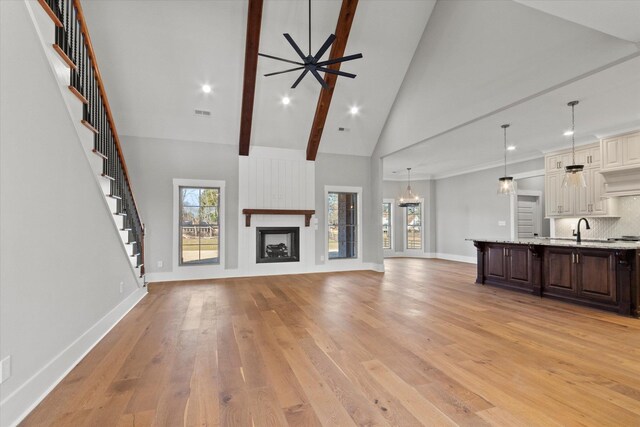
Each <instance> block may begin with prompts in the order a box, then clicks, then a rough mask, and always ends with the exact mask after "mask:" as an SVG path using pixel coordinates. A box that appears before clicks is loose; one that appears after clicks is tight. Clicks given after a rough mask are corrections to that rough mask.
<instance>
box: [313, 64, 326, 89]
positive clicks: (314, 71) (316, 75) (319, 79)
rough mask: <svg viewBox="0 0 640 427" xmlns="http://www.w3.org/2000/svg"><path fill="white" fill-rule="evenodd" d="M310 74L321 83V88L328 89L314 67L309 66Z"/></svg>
mask: <svg viewBox="0 0 640 427" xmlns="http://www.w3.org/2000/svg"><path fill="white" fill-rule="evenodd" d="M311 74H313V77H315V78H316V80H317V81H318V82H319V83H320V84H321V85H322V87H323V88H325V89H329V85H328V84H327V82H325V81H324V79H323V78H322V76H321V75H320V73H319V72H318V71H317V70H316V69H315V68H311Z"/></svg>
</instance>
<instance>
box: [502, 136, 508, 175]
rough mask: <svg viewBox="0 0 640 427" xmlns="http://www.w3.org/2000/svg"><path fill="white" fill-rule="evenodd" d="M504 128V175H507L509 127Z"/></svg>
mask: <svg viewBox="0 0 640 427" xmlns="http://www.w3.org/2000/svg"><path fill="white" fill-rule="evenodd" d="M502 128H503V129H504V176H507V127H506V126H503V127H502Z"/></svg>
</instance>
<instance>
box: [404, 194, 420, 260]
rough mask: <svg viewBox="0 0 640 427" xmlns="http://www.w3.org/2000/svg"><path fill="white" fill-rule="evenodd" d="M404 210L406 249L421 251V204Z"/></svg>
mask: <svg viewBox="0 0 640 427" xmlns="http://www.w3.org/2000/svg"><path fill="white" fill-rule="evenodd" d="M406 209H407V218H406V220H407V249H422V203H420V204H419V205H416V206H407V208H406Z"/></svg>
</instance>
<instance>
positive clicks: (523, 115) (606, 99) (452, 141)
mask: <svg viewBox="0 0 640 427" xmlns="http://www.w3.org/2000/svg"><path fill="white" fill-rule="evenodd" d="M638 76H640V57H637V58H635V59H633V60H630V61H626V62H624V63H623V64H620V65H618V66H615V67H611V68H609V69H607V70H605V71H602V72H600V73H596V74H593V75H591V76H589V77H586V78H584V79H581V80H578V81H576V82H574V83H571V84H569V85H566V86H564V87H562V88H559V89H557V90H554V91H552V92H549V93H547V94H545V95H542V96H539V97H537V98H535V99H532V100H530V101H528V102H525V103H522V104H520V105H518V106H515V107H512V108H508V109H506V110H504V111H501V112H499V113H496V114H494V115H491V116H489V117H486V118H484V119H482V120H478V121H476V122H474V123H472V124H469V125H467V126H462V127H460V128H458V129H456V130H453V131H451V132H448V133H446V134H444V135H442V136H439V137H436V138H433V139H431V140H429V141H426V142H423V143H420V144H417V145H414V146H412V147H410V148H407V149H405V150H403V151H400V152H399V153H397V154H394V155H391V156H389V157H386V158H385V159H384V175H385V178H386V179H405V178H404V177H405V176H406V172H405V168H406V167H412V168H413V169H412V171H411V176H412V178H415V179H421V178H441V177H444V176H448V175H451V174H455V173H461V172H465V171H470V170H473V169H481V168H488V167H494V166H500V165H502V164H503V163H502V162H503V155H504V151H503V147H504V142H503V131H502V129H501V127H500V125H502V124H503V123H509V124H511V126H510V127H509V128H508V130H507V140H508V143H509V145H515V146H516V150H515V151H509V152H508V162H509V163H514V162H518V161H524V160H528V159H531V158H538V157H540V156H542V155H543V153H544V152H548V151H553V150H557V149H561V148H566V147H569V146H570V144H571V137H566V136H564V135H563V133H564V131H566V130H567V129H570V128H571V109H570V107H568V106H567V102H569V101H572V100H579V101H580V103H579V104H578V105H577V106H576V107H575V116H576V135H575V138H576V144H587V143H591V142H596V141H598V139H599V138H602V137H605V136H608V135H613V134H617V133H622V132H625V131H628V130H633V129H640V78H639V77H638ZM394 172H395V173H394Z"/></svg>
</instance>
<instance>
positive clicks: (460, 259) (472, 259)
mask: <svg viewBox="0 0 640 427" xmlns="http://www.w3.org/2000/svg"><path fill="white" fill-rule="evenodd" d="M436 258H438V259H446V260H448V261H458V262H466V263H468V264H477V263H478V259H477V258H476V257H474V256H463V255H455V254H443V253H437V254H436Z"/></svg>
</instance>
